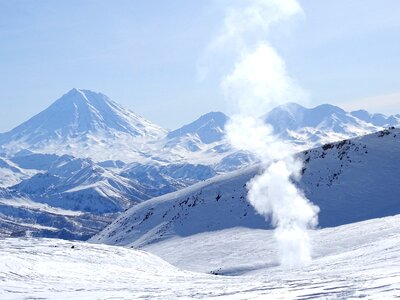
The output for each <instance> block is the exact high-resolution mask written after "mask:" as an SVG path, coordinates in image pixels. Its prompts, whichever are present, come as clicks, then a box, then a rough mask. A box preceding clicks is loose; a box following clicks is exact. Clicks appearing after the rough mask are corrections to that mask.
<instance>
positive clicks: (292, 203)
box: [207, 0, 318, 268]
mask: <svg viewBox="0 0 400 300" xmlns="http://www.w3.org/2000/svg"><path fill="white" fill-rule="evenodd" d="M235 4H238V5H237V6H232V7H230V9H229V10H228V11H227V14H226V17H225V20H224V27H223V28H222V30H221V32H220V34H219V35H218V36H217V38H216V39H215V40H214V41H213V43H211V45H210V47H209V49H208V50H207V51H208V52H210V53H211V52H212V51H215V50H216V49H217V50H222V49H228V48H229V49H234V50H235V51H236V54H237V59H236V63H235V66H234V68H233V71H232V72H230V73H229V74H228V75H227V76H225V77H224V78H223V80H222V83H221V86H222V89H223V91H224V94H225V97H226V99H228V100H229V102H230V103H231V104H233V105H234V107H235V108H236V111H237V113H236V114H235V115H234V116H233V117H232V120H231V122H230V123H229V124H228V125H227V127H226V131H227V138H228V140H229V141H230V143H231V144H232V146H233V147H235V148H238V149H245V150H248V151H251V152H253V153H255V154H256V155H258V157H259V158H260V159H261V161H262V165H263V168H264V169H263V171H262V173H261V174H259V175H258V176H256V177H255V178H253V179H252V180H251V181H250V182H249V183H248V185H247V186H248V190H249V192H248V200H249V202H250V203H251V204H252V205H253V206H254V208H255V209H256V210H257V212H258V213H260V214H261V215H263V216H264V217H265V218H266V219H269V220H271V222H272V224H273V226H275V227H276V229H275V237H276V240H277V242H278V245H279V250H280V254H281V264H282V265H283V266H286V267H290V268H291V267H298V266H302V265H305V264H307V263H309V262H310V261H311V247H310V239H309V236H308V230H309V229H311V228H313V227H314V226H316V224H317V213H318V208H317V207H316V206H314V205H312V204H311V203H310V202H309V201H308V200H307V198H306V197H305V196H304V194H303V193H302V192H301V191H300V190H298V189H297V187H296V185H295V184H294V183H293V181H294V180H298V179H299V177H300V173H301V169H302V164H301V162H300V161H298V160H296V159H295V158H294V157H293V150H292V149H291V148H290V145H289V144H287V143H284V142H282V141H280V140H279V139H278V138H277V137H276V136H274V134H273V131H272V128H271V127H270V126H269V125H266V124H265V123H264V121H263V118H262V116H263V115H264V114H265V113H267V112H268V111H270V110H271V109H272V108H274V107H275V106H276V105H279V104H283V103H286V102H292V101H297V102H299V101H301V100H302V99H303V98H304V97H305V93H304V92H303V91H302V89H301V88H300V87H299V86H298V85H297V84H296V83H295V82H294V81H293V80H292V79H291V78H290V77H289V76H288V75H287V72H286V67H285V63H284V62H283V60H282V59H281V57H280V56H279V55H278V53H277V52H276V51H275V49H274V48H273V47H271V45H270V44H269V43H268V41H267V40H266V39H265V37H266V36H267V35H268V33H269V30H270V28H271V25H273V24H274V23H277V22H281V21H284V20H289V19H290V18H291V17H292V16H295V15H297V14H301V13H302V10H301V7H300V5H299V4H298V2H297V1H296V0H248V1H239V2H235Z"/></svg>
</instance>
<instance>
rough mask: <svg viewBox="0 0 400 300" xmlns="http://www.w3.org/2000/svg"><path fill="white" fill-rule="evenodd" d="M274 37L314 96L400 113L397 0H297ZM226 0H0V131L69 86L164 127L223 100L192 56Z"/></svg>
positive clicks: (216, 24) (218, 106) (198, 53)
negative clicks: (295, 14) (295, 12)
mask: <svg viewBox="0 0 400 300" xmlns="http://www.w3.org/2000/svg"><path fill="white" fill-rule="evenodd" d="M299 2H300V3H301V5H302V7H303V10H304V12H305V17H304V18H297V19H296V20H295V21H294V22H292V23H291V24H289V25H287V26H286V27H283V28H280V29H279V30H277V32H276V33H275V34H273V35H272V36H271V43H272V45H273V46H274V47H276V49H277V50H278V51H279V53H280V55H281V56H282V57H283V58H284V60H285V61H286V64H287V69H288V72H289V74H290V75H291V76H292V77H293V78H294V79H296V81H297V82H298V83H299V84H300V85H301V86H302V87H303V88H304V89H305V90H306V91H307V92H308V93H309V95H310V103H309V104H310V105H311V106H313V105H317V104H320V103H332V104H336V105H339V106H342V107H343V108H346V109H356V108H366V109H368V110H371V111H373V112H384V113H400V55H399V53H400V18H399V16H400V1H398V0H381V1H376V0H335V1H315V0H300V1H299ZM227 3H229V1H226V0H219V1H218V0H202V1H188V0H170V1H165V0H147V1H141V0H129V1H124V0H114V1H101V0H93V1H90V0H79V1H77V0H69V1H45V0H42V1H32V0H30V1H29V0H25V1H23V0H20V1H18V0H16V1H8V0H0V70H1V72H0V82H1V94H0V103H1V110H0V132H3V131H7V130H9V129H11V128H12V127H14V126H16V125H18V124H19V123H21V122H23V121H25V120H26V119H27V118H29V117H31V116H32V115H33V114H35V113H37V112H39V111H41V110H42V109H44V108H46V107H47V106H48V105H50V104H51V103H52V102H53V101H54V100H56V99H57V98H59V97H60V96H61V95H62V94H64V93H66V92H67V91H68V90H70V89H71V88H73V87H77V88H85V89H91V90H95V91H100V92H103V93H105V94H107V95H108V96H110V97H111V98H112V99H113V100H115V101H117V102H119V103H120V104H122V105H124V106H125V107H127V108H130V109H131V110H133V111H135V112H137V113H139V114H141V115H143V116H144V117H146V118H148V119H149V120H151V121H153V122H155V123H158V124H160V125H162V126H164V127H166V128H176V127H178V126H180V125H182V124H184V123H186V122H189V121H192V120H193V119H195V118H196V117H198V116H199V115H201V114H203V113H206V112H209V111H217V110H220V111H226V104H225V102H224V100H223V98H222V95H221V92H220V88H219V81H220V78H219V75H220V74H211V75H210V76H208V77H207V78H206V79H205V80H199V78H198V76H197V74H198V73H197V71H198V70H197V66H198V62H199V59H200V58H201V57H202V55H203V53H204V49H205V47H206V46H207V44H208V43H209V42H210V41H211V40H212V38H213V37H214V36H215V34H216V32H217V31H218V28H220V26H221V22H222V20H223V16H224V6H225V5H226V4H227Z"/></svg>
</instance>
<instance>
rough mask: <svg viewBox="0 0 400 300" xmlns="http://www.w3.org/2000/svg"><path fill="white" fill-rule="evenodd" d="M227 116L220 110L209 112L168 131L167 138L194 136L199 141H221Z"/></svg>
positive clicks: (206, 142) (207, 142)
mask: <svg viewBox="0 0 400 300" xmlns="http://www.w3.org/2000/svg"><path fill="white" fill-rule="evenodd" d="M227 121H228V117H227V116H226V115H225V114H223V113H221V112H210V113H208V114H205V115H203V116H201V117H200V118H198V119H197V120H196V121H194V122H192V123H190V124H187V125H184V126H183V127H181V128H179V129H176V130H174V131H171V132H169V133H168V138H169V139H175V138H182V137H185V136H196V137H197V138H198V139H199V140H200V141H201V142H203V143H205V144H210V143H213V142H217V141H221V140H222V139H223V136H224V129H225V124H226V122H227Z"/></svg>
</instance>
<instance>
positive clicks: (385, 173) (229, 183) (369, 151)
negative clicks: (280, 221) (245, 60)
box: [92, 129, 400, 246]
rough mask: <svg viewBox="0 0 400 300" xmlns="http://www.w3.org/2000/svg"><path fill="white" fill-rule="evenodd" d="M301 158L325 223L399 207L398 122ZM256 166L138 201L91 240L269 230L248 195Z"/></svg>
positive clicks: (130, 241)
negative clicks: (251, 229) (390, 126)
mask: <svg viewBox="0 0 400 300" xmlns="http://www.w3.org/2000/svg"><path fill="white" fill-rule="evenodd" d="M300 158H301V159H303V161H304V169H303V176H302V179H301V182H300V183H299V185H300V187H301V188H302V189H303V190H304V193H305V195H306V196H307V197H308V199H310V200H311V201H312V202H313V203H315V204H316V205H318V206H319V208H320V213H319V225H320V226H321V227H333V226H338V225H343V224H349V223H354V222H358V221H363V220H368V219H371V218H379V217H385V216H390V215H395V214H400V178H399V176H398V174H399V173H398V172H399V170H400V130H399V129H390V130H385V131H382V132H378V133H374V134H371V135H367V136H364V137H360V138H355V139H351V140H348V141H343V142H338V143H333V144H327V145H325V146H323V147H321V148H315V149H312V150H308V151H305V152H303V153H301V154H300ZM258 171H259V167H257V166H255V167H252V168H249V169H246V170H243V171H236V172H233V173H230V174H225V175H223V176H219V177H215V178H212V179H209V180H206V181H204V182H202V183H199V184H196V185H193V186H191V187H189V188H186V189H183V190H181V191H178V192H176V193H171V194H168V195H164V196H161V197H158V198H154V199H151V200H148V201H146V202H143V203H140V204H138V205H136V206H134V207H132V208H131V209H129V210H128V211H126V212H124V213H122V214H121V215H120V216H119V217H118V218H117V219H116V220H115V221H114V222H113V223H112V224H111V225H109V226H108V227H106V228H105V229H104V230H103V231H102V232H100V233H99V234H98V235H96V236H95V237H93V238H92V240H93V241H95V242H99V243H106V244H112V245H133V246H143V245H147V244H151V243H154V242H157V241H159V240H164V239H169V238H171V237H174V236H190V235H193V234H197V233H201V232H208V231H215V230H221V229H227V228H233V227H237V226H242V227H247V228H258V229H265V228H267V223H266V222H265V221H264V219H263V217H261V216H260V215H257V214H256V212H255V211H254V209H253V207H251V206H250V204H249V203H248V201H247V199H246V196H247V189H246V183H247V182H248V181H249V180H250V179H251V178H253V177H254V176H255V175H256V174H257V173H258Z"/></svg>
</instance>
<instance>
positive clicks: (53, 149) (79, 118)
mask: <svg viewBox="0 0 400 300" xmlns="http://www.w3.org/2000/svg"><path fill="white" fill-rule="evenodd" d="M165 134H166V131H165V130H164V129H162V128H161V127H159V126H157V125H155V124H153V123H151V122H150V121H147V120H146V119H144V118H142V117H140V116H138V115H136V114H134V113H133V112H131V111H129V110H127V109H125V108H123V107H121V106H119V105H118V104H117V103H115V102H113V101H112V100H110V99H109V98H108V97H107V96H105V95H103V94H101V93H95V92H92V91H88V90H78V89H72V90H71V91H69V92H68V93H67V94H65V95H64V96H62V97H61V98H60V99H58V100H57V101H55V102H54V103H53V104H52V105H50V106H49V107H48V108H47V109H45V110H44V111H42V112H40V113H39V114H37V115H35V116H34V117H32V118H31V119H29V120H28V121H26V122H25V123H22V124H21V125H19V126H18V127H16V128H14V129H13V130H11V131H9V132H7V133H4V134H1V135H0V145H1V146H2V148H3V149H4V150H5V151H6V152H8V153H10V152H14V153H15V152H17V151H19V150H26V149H27V150H31V151H36V152H41V153H57V154H72V155H76V156H82V155H83V154H84V155H88V156H93V158H97V157H99V158H100V157H104V158H107V157H110V156H111V157H112V154H110V152H119V151H120V152H122V153H128V154H129V152H134V151H129V147H130V145H132V143H133V140H134V139H135V138H141V142H143V139H144V138H145V139H155V138H159V137H161V136H164V135H165ZM138 143H140V142H139V141H137V142H136V144H138ZM104 150H106V151H104ZM104 154H105V155H104ZM108 154H109V155H108ZM128 157H129V156H128Z"/></svg>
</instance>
